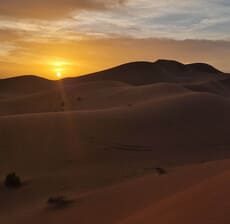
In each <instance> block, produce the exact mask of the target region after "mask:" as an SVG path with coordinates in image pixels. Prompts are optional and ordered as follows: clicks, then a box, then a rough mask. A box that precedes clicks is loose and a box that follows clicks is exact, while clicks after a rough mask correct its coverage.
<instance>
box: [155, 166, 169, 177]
mask: <svg viewBox="0 0 230 224" xmlns="http://www.w3.org/2000/svg"><path fill="white" fill-rule="evenodd" d="M155 170H156V172H157V174H158V175H164V174H166V173H167V172H166V170H165V169H163V168H161V167H156V168H155Z"/></svg>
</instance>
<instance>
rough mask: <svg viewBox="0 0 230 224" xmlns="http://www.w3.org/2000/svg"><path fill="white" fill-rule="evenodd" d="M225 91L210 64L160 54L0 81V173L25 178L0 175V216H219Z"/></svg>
mask: <svg viewBox="0 0 230 224" xmlns="http://www.w3.org/2000/svg"><path fill="white" fill-rule="evenodd" d="M229 93H230V85H229V79H228V78H227V74H224V73H221V72H220V71H218V70H216V69H215V68H213V67H212V66H209V65H206V64H191V65H183V64H181V63H178V62H174V61H164V60H160V61H157V62H155V63H147V62H140V63H131V64H127V65H123V66H119V67H116V68H113V69H111V70H107V71H103V72H100V73H96V74H92V75H88V76H85V77H80V78H75V79H66V80H61V81H49V80H45V79H41V78H37V77H33V76H29V77H26V76H25V77H18V78H12V79H7V80H0V139H1V141H0V149H1V150H0V169H1V173H0V176H1V179H2V181H3V180H4V176H5V175H6V174H7V173H9V172H12V171H15V172H17V173H18V174H19V175H20V176H21V177H22V178H23V180H24V181H25V185H23V187H22V188H20V189H18V190H15V191H13V190H11V191H9V190H7V189H5V188H4V186H3V184H2V185H1V186H0V198H1V201H0V222H1V223H10V224H11V223H25V224H27V223H57V224H58V223H64V222H68V223H81V224H88V223H100V224H103V223H105V224H107V223H111V224H112V223H117V224H118V223H119V224H120V223H121V224H123V223H124V224H126V223H127V224H131V223H141V224H145V223H146V224H147V223H153V222H157V223H168V224H170V223H185V222H186V223H194V222H196V223H202V224H203V223H226V224H227V223H229V216H228V215H226V214H227V210H228V207H229V204H228V201H229V200H228V197H229V193H230V192H229V190H228V189H229V181H228V179H229V169H230V162H229V160H228V158H229V157H230V151H229V145H230V138H229V133H230V116H229V114H230V98H229ZM156 167H161V168H163V169H165V170H166V174H165V175H158V173H157V169H156ZM213 192H215V193H213ZM57 195H64V196H67V197H69V198H70V199H74V200H75V203H73V204H72V205H71V206H70V207H67V208H65V209H59V210H52V209H50V208H49V207H48V205H47V204H46V201H47V199H48V198H49V197H50V196H57ZM201 210H203V212H202V213H201Z"/></svg>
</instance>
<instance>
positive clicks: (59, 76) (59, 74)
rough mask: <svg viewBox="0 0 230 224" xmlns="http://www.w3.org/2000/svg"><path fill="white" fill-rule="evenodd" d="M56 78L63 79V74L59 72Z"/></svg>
mask: <svg viewBox="0 0 230 224" xmlns="http://www.w3.org/2000/svg"><path fill="white" fill-rule="evenodd" d="M56 77H57V78H58V79H60V78H61V77H62V73H61V72H60V71H59V72H57V73H56Z"/></svg>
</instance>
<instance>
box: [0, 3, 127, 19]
mask: <svg viewBox="0 0 230 224" xmlns="http://www.w3.org/2000/svg"><path fill="white" fill-rule="evenodd" d="M124 1H125V0H65V1H63V0H35V1H31V0H20V1H19V0H8V1H1V2H0V15H1V16H6V17H13V18H36V19H43V20H44V19H56V18H61V17H66V16H68V15H69V14H71V13H74V12H75V11H78V10H101V9H107V8H111V7H116V6H117V5H120V4H123V3H124Z"/></svg>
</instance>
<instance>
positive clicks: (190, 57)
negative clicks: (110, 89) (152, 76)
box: [0, 0, 230, 79]
mask: <svg viewBox="0 0 230 224" xmlns="http://www.w3.org/2000/svg"><path fill="white" fill-rule="evenodd" d="M224 2H225V1H223V2H221V3H220V2H219V1H216V0H213V1H212V3H207V1H204V0H194V1H193V2H187V1H181V0H171V1H166V0H162V2H160V3H159V2H157V1H150V0H133V1H129V0H107V1H105V0H97V1H96V0H84V1H83V0H82V1H81V0H80V1H74V0H68V1H63V0H57V1H55V7H54V4H53V3H54V1H53V0H46V1H45V0H41V1H39V2H38V1H30V2H28V1H27V0H21V1H18V0H11V1H7V2H6V1H4V2H0V78H5V77H9V76H16V75H25V74H35V75H40V76H44V77H46V78H50V79H55V78H57V76H56V75H62V77H67V76H77V75H82V74H87V73H91V72H95V71H98V70H102V69H105V68H109V67H111V66H115V65H118V64H122V63H126V62H130V61H154V60H157V59H159V58H165V59H175V60H179V61H181V62H184V63H191V62H206V63H210V64H212V65H214V66H216V67H217V68H219V69H221V70H224V71H226V72H230V64H229V58H230V41H229V40H230V38H229V37H230V31H228V30H229V29H227V27H229V26H228V25H230V17H229V16H228V15H229V13H228V12H229V11H228V10H229V7H230V5H229V4H227V5H226V4H224ZM222 3H223V4H222ZM201 6H202V7H201ZM204 6H209V8H210V9H211V7H213V8H212V9H213V11H212V14H211V13H209V11H208V10H205V8H204Z"/></svg>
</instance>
